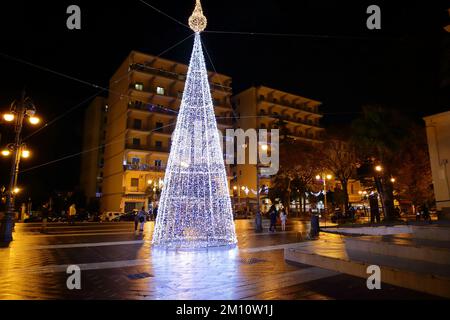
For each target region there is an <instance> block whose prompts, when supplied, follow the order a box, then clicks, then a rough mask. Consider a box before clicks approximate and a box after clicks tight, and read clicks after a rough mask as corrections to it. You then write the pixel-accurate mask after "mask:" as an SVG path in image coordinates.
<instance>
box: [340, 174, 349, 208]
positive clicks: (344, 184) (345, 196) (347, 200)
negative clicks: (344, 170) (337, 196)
mask: <svg viewBox="0 0 450 320" xmlns="http://www.w3.org/2000/svg"><path fill="white" fill-rule="evenodd" d="M341 184H342V191H343V192H344V209H345V212H347V211H348V210H349V203H348V202H349V199H348V189H347V188H348V181H347V180H346V179H342V180H341Z"/></svg>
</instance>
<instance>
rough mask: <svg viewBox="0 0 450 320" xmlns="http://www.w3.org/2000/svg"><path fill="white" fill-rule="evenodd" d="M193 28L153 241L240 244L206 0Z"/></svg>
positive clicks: (197, 7)
mask: <svg viewBox="0 0 450 320" xmlns="http://www.w3.org/2000/svg"><path fill="white" fill-rule="evenodd" d="M189 26H190V27H191V29H192V30H193V31H194V32H195V40H194V48H193V51H192V56H191V60H190V64H189V69H188V73H187V78H186V83H185V88H184V93H183V98H182V101H181V106H180V110H179V113H178V118H177V123H176V127H175V130H174V132H173V135H172V147H171V150H170V155H169V160H168V164H167V169H166V173H165V177H164V186H163V190H162V193H161V198H160V202H159V208H158V215H157V219H156V225H155V231H154V234H153V240H152V243H153V245H155V246H161V247H167V248H205V247H215V246H227V245H234V244H236V242H237V240H236V234H235V229H234V222H233V213H232V209H231V200H230V195H229V190H228V182H227V175H226V170H225V164H224V160H223V153H222V148H221V142H220V137H219V132H218V131H217V124H216V118H215V114H214V108H213V102H212V98H211V92H210V87H209V82H208V74H207V70H206V66H205V60H204V56H203V51H202V44H201V39H200V32H202V31H203V30H204V29H205V28H206V17H205V16H204V15H203V12H202V7H201V4H200V0H197V2H196V5H195V9H194V12H193V14H192V16H191V17H190V18H189Z"/></svg>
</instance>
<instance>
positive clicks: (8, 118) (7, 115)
mask: <svg viewBox="0 0 450 320" xmlns="http://www.w3.org/2000/svg"><path fill="white" fill-rule="evenodd" d="M14 118H15V117H14V114H13V113H5V114H4V115H3V119H5V121H7V122H12V121H14Z"/></svg>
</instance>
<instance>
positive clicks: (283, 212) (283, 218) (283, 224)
mask: <svg viewBox="0 0 450 320" xmlns="http://www.w3.org/2000/svg"><path fill="white" fill-rule="evenodd" d="M280 220H281V230H282V231H286V220H287V214H286V210H285V209H284V208H283V209H281V213H280Z"/></svg>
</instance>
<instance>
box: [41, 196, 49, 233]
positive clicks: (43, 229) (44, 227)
mask: <svg viewBox="0 0 450 320" xmlns="http://www.w3.org/2000/svg"><path fill="white" fill-rule="evenodd" d="M48 214H49V205H48V203H47V202H46V203H44V204H43V205H42V227H41V233H46V232H47V220H48Z"/></svg>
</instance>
